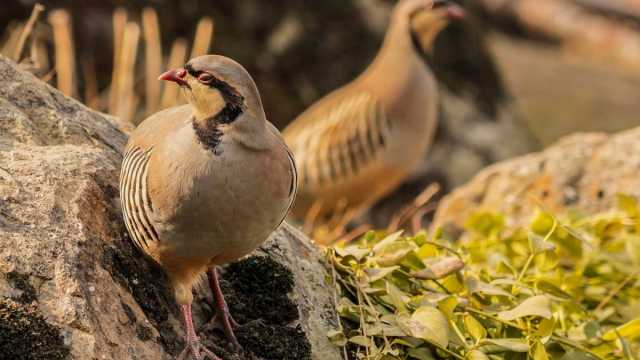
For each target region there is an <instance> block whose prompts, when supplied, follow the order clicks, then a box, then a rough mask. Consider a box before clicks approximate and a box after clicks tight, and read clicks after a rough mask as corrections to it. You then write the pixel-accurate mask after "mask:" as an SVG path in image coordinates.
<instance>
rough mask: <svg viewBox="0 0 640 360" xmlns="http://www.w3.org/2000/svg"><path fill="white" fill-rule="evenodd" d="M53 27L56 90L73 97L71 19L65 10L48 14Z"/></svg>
mask: <svg viewBox="0 0 640 360" xmlns="http://www.w3.org/2000/svg"><path fill="white" fill-rule="evenodd" d="M49 23H50V24H51V26H52V27H53V43H54V48H55V67H56V75H57V85H56V86H57V88H58V89H59V90H60V91H62V93H64V94H65V95H67V96H72V97H73V96H75V95H76V88H75V79H74V74H75V55H74V50H73V37H72V36H71V18H70V16H69V13H68V12H67V11H66V10H62V9H58V10H54V11H52V12H51V13H50V14H49Z"/></svg>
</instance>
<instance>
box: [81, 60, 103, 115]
mask: <svg viewBox="0 0 640 360" xmlns="http://www.w3.org/2000/svg"><path fill="white" fill-rule="evenodd" d="M82 75H83V76H82V77H83V78H84V102H85V104H86V105H87V106H88V107H90V108H92V109H94V110H102V102H101V101H100V100H101V99H100V94H99V92H98V78H97V76H96V64H95V61H94V60H93V57H91V56H90V57H88V58H87V59H85V61H83V62H82Z"/></svg>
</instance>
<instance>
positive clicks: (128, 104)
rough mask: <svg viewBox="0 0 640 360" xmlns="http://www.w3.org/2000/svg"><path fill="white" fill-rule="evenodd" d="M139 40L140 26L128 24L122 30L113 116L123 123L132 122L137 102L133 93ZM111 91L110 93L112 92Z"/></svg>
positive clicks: (133, 23) (132, 23)
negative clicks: (115, 103)
mask: <svg viewBox="0 0 640 360" xmlns="http://www.w3.org/2000/svg"><path fill="white" fill-rule="evenodd" d="M139 40H140V26H139V25H138V24H137V23H135V22H129V23H127V25H126V26H125V28H124V36H123V39H122V50H121V51H120V63H119V64H118V73H117V74H116V76H117V77H118V79H117V80H116V83H117V84H118V88H117V89H113V90H116V91H115V93H116V96H117V97H118V106H117V108H116V112H115V113H114V114H113V115H115V116H117V117H119V118H120V119H121V120H123V121H133V115H134V114H135V110H136V106H137V103H138V100H137V99H136V95H135V92H134V84H135V65H136V58H137V55H138V42H139ZM113 90H112V91H113Z"/></svg>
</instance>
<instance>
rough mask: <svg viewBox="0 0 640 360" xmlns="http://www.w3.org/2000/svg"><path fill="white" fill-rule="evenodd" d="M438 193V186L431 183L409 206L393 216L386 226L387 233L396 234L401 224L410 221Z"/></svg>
mask: <svg viewBox="0 0 640 360" xmlns="http://www.w3.org/2000/svg"><path fill="white" fill-rule="evenodd" d="M438 191H440V185H438V184H436V183H432V184H430V185H429V186H427V187H426V188H425V189H424V190H422V192H421V193H420V194H419V195H418V196H416V198H415V199H414V200H413V201H412V202H411V204H409V205H407V206H405V207H404V208H402V209H400V211H398V212H397V213H395V214H394V215H393V217H392V218H391V221H390V222H389V226H387V232H396V231H397V230H398V229H399V228H400V226H401V225H402V224H404V223H405V222H406V221H408V220H411V218H412V216H413V215H414V214H416V213H417V212H418V211H419V210H420V209H421V208H422V207H424V206H425V205H426V204H427V203H428V202H429V200H431V198H433V196H434V195H435V194H437V193H438Z"/></svg>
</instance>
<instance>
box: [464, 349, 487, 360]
mask: <svg viewBox="0 0 640 360" xmlns="http://www.w3.org/2000/svg"><path fill="white" fill-rule="evenodd" d="M465 359H466V360H489V357H488V356H487V354H485V353H483V352H482V351H480V350H471V351H469V352H468V353H467V356H465Z"/></svg>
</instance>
